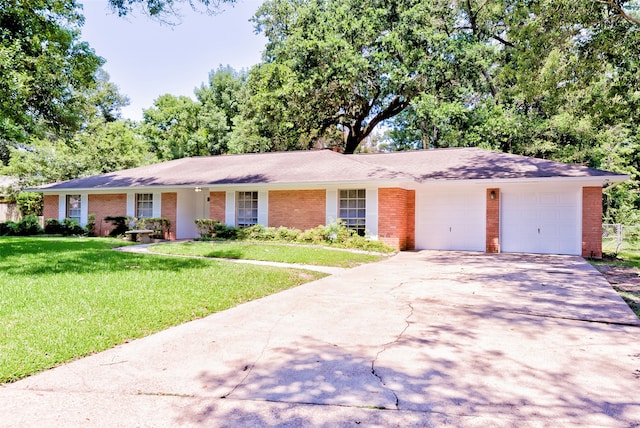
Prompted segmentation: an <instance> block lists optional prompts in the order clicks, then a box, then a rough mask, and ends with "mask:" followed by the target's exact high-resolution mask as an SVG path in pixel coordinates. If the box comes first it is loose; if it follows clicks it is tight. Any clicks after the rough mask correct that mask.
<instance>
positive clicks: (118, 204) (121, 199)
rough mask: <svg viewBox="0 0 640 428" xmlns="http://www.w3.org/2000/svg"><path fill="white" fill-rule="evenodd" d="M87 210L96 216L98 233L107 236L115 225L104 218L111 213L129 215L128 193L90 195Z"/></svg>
mask: <svg viewBox="0 0 640 428" xmlns="http://www.w3.org/2000/svg"><path fill="white" fill-rule="evenodd" d="M88 199H89V206H88V207H87V212H88V213H89V214H93V215H95V216H96V235H97V236H107V235H108V234H109V232H111V230H112V229H113V225H112V224H111V223H109V222H106V221H105V220H104V218H105V217H106V216H110V215H127V195H126V194H124V193H118V194H107V195H89V198H88Z"/></svg>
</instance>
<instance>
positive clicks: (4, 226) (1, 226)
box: [0, 223, 13, 236]
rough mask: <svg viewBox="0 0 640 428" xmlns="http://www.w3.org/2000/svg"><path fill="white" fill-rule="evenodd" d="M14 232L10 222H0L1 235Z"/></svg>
mask: <svg viewBox="0 0 640 428" xmlns="http://www.w3.org/2000/svg"><path fill="white" fill-rule="evenodd" d="M12 232H13V229H12V228H11V226H9V223H0V236H7V235H10V234H11V233H12Z"/></svg>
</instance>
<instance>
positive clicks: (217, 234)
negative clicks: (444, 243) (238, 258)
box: [196, 219, 394, 252]
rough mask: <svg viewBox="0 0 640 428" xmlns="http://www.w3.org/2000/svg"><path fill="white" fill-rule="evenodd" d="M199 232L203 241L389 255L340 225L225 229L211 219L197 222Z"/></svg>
mask: <svg viewBox="0 0 640 428" xmlns="http://www.w3.org/2000/svg"><path fill="white" fill-rule="evenodd" d="M196 225H197V227H198V233H200V236H201V237H202V238H203V239H212V238H218V239H238V240H243V241H260V242H285V243H298V244H313V245H327V246H333V247H337V248H351V249H360V250H365V251H378V252H392V251H394V250H393V249H392V248H390V247H389V246H387V245H385V244H384V243H382V242H380V241H374V240H369V239H367V238H366V237H363V236H359V235H358V234H357V233H356V232H355V231H354V230H351V229H349V228H347V227H346V225H345V224H344V223H343V222H334V223H331V224H329V225H327V226H323V225H320V226H317V227H315V228H313V229H308V230H305V231H300V230H298V229H293V228H287V227H277V228H276V227H265V226H263V225H261V224H255V225H253V226H249V227H244V228H235V227H230V226H226V225H224V224H222V223H220V222H219V221H217V220H213V219H197V220H196Z"/></svg>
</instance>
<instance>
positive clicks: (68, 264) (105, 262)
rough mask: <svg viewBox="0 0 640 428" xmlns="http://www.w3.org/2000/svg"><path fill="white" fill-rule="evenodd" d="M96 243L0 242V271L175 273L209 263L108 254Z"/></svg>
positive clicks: (107, 248) (108, 248)
mask: <svg viewBox="0 0 640 428" xmlns="http://www.w3.org/2000/svg"><path fill="white" fill-rule="evenodd" d="M112 248H113V245H109V244H108V243H107V242H100V240H77V241H75V240H73V239H59V240H56V239H44V238H40V239H24V240H19V239H14V240H11V241H0V250H1V251H0V268H1V269H2V270H3V271H5V272H6V273H9V274H12V275H27V276H31V275H48V274H59V273H78V274H82V273H92V272H105V271H109V272H114V271H127V270H131V269H142V270H148V271H174V272H175V271H179V270H182V269H193V268H201V267H205V266H208V265H210V263H211V262H210V261H207V260H201V259H190V258H168V257H161V256H154V255H140V254H132V253H122V252H116V251H112Z"/></svg>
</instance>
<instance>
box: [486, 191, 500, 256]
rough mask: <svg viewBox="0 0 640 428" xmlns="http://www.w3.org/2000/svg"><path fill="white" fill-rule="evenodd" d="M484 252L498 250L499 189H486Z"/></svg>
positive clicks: (496, 251)
mask: <svg viewBox="0 0 640 428" xmlns="http://www.w3.org/2000/svg"><path fill="white" fill-rule="evenodd" d="M491 195H493V199H492V198H491ZM486 222H487V225H486V234H487V240H486V242H487V243H486V250H485V251H486V252H487V253H499V252H500V189H487V215H486Z"/></svg>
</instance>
